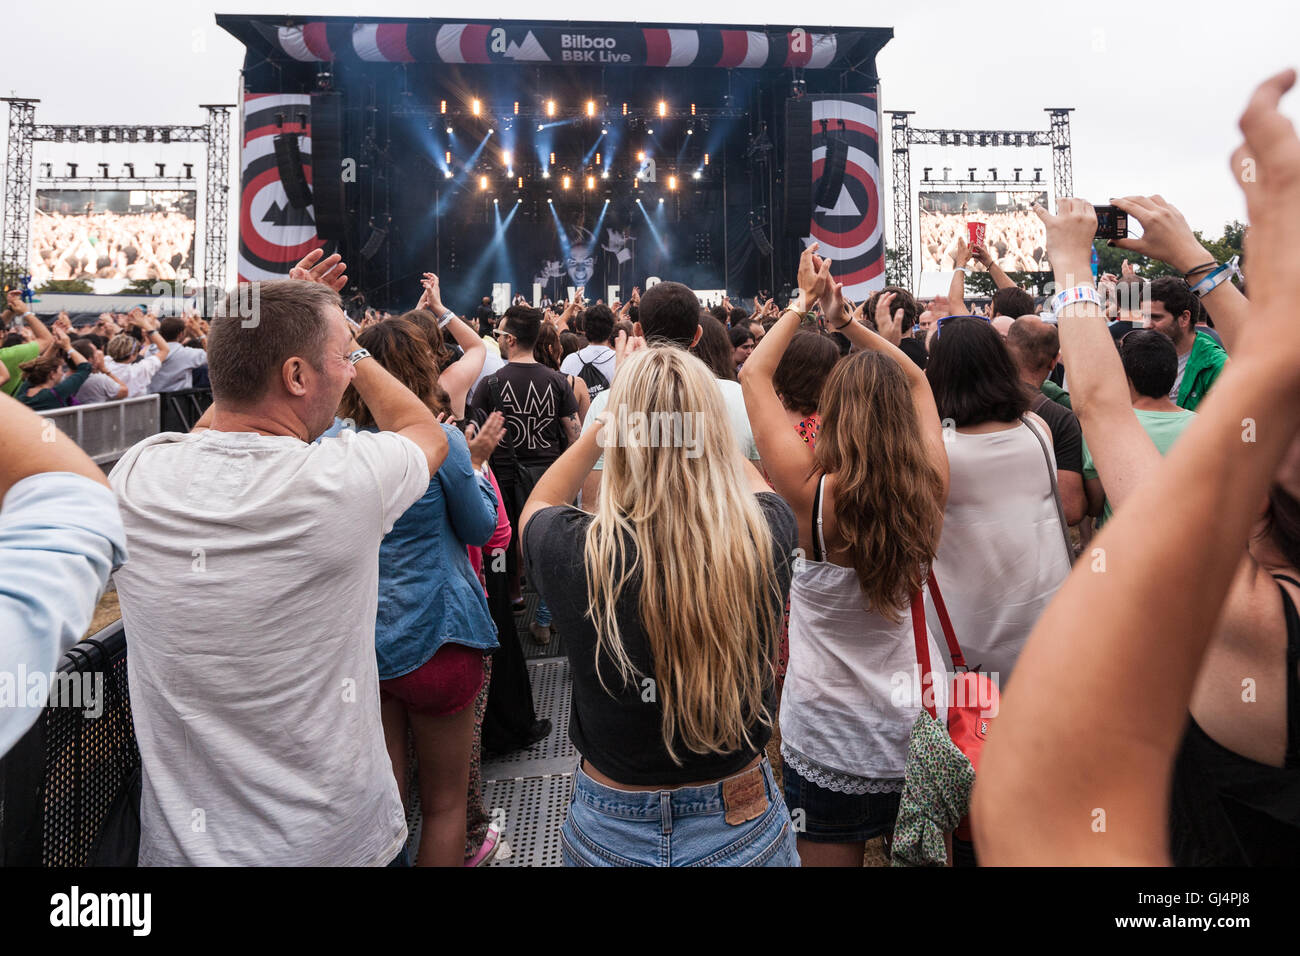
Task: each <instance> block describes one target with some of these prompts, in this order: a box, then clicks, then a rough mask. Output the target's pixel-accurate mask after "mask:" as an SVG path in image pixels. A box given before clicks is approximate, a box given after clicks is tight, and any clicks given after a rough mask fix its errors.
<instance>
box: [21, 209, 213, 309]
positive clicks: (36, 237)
mask: <svg viewBox="0 0 1300 956" xmlns="http://www.w3.org/2000/svg"><path fill="white" fill-rule="evenodd" d="M191 195H192V194H191ZM190 202H191V204H192V202H193V200H192V198H191V200H190ZM47 205H48V204H47ZM194 230H195V220H194V215H193V212H192V211H190V212H189V213H186V212H185V211H183V210H168V209H164V208H156V209H153V210H149V211H144V210H141V211H139V212H114V211H111V210H105V211H102V212H89V213H81V212H68V211H64V210H62V209H55V208H50V209H42V208H39V206H38V208H37V209H36V213H35V215H34V216H33V218H32V263H31V272H32V281H33V283H34V284H35V285H36V286H37V287H38V288H39V287H40V286H42V285H44V284H45V283H46V282H49V281H50V280H52V279H53V280H67V279H74V280H75V279H80V280H83V281H92V280H95V279H113V280H120V282H121V283H122V284H125V283H127V282H131V281H135V280H146V281H147V280H161V281H163V282H172V281H175V280H178V279H180V280H184V279H188V278H190V276H192V275H193V273H194Z"/></svg>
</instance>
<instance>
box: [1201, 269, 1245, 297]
mask: <svg viewBox="0 0 1300 956" xmlns="http://www.w3.org/2000/svg"><path fill="white" fill-rule="evenodd" d="M1234 271H1235V270H1234V268H1233V266H1232V264H1230V263H1229V264H1227V265H1221V266H1219V267H1218V268H1217V269H1215V270H1214V271H1213V272H1211V273H1210V274H1209V275H1207V276H1206V277H1205V278H1203V279H1202V280H1201V281H1200V282H1198V283H1196V285H1194V286H1192V291H1193V292H1195V293H1196V296H1197V298H1201V299H1203V298H1205V297H1206V296H1207V295H1209V294H1210V293H1211V292H1213V291H1214V290H1215V289H1217V288H1218V287H1219V286H1221V285H1223V283H1225V282H1227V281H1228V280H1229V279H1231V278H1232V274H1233V272H1234Z"/></svg>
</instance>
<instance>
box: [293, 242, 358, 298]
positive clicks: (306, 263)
mask: <svg viewBox="0 0 1300 956" xmlns="http://www.w3.org/2000/svg"><path fill="white" fill-rule="evenodd" d="M322 256H325V250H324V249H313V250H312V251H311V252H309V253H307V254H306V255H305V256H303V257H302V258H301V259H300V260H299V261H298V264H297V265H296V266H294V267H293V268H292V269H290V270H289V278H290V279H300V280H302V281H303V282H317V283H319V284H321V285H323V286H328V287H329V288H331V289H333V290H334V291H335V292H339V291H341V290H342V289H343V287H344V286H345V285H347V284H348V277H347V269H348V267H347V266H346V265H345V264H344V262H343V257H342V256H340V255H339V254H338V253H337V252H336V253H334V255H332V256H328V257H325V258H322Z"/></svg>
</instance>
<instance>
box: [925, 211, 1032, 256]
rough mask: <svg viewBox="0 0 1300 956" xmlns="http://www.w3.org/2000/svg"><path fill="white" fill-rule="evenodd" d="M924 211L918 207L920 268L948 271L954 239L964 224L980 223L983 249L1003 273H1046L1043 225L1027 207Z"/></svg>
mask: <svg viewBox="0 0 1300 956" xmlns="http://www.w3.org/2000/svg"><path fill="white" fill-rule="evenodd" d="M964 206H965V204H963V208H961V209H958V210H951V211H948V210H940V209H927V208H926V207H925V205H924V204H922V206H921V215H920V219H919V222H918V228H919V230H920V237H921V268H922V269H923V270H926V271H936V272H948V271H949V270H951V269H953V268H954V266H955V262H954V260H955V252H956V248H957V240H958V238H960V237H962V236H966V235H967V223H970V222H980V223H983V224H984V226H985V229H986V232H985V240H984V244H985V247H986V248H987V249H988V250H989V252H990V253H991V255H992V258H993V261H994V262H996V263H997V264H998V265H999V266H1000V267H1001V268H1002V269H1003V270H1004V271H1006V272H1046V271H1048V269H1049V266H1048V263H1047V249H1046V247H1045V246H1044V242H1043V224H1042V223H1041V222H1039V221H1038V218H1037V217H1036V216H1035V215H1034V213H1033V210H1032V209H1031V208H1022V209H1012V210H1000V211H979V210H969V209H966V208H964Z"/></svg>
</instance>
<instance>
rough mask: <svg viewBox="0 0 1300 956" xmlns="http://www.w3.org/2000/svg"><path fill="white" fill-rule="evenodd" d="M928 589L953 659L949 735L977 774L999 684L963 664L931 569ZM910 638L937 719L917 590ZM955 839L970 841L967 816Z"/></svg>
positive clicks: (927, 703)
mask: <svg viewBox="0 0 1300 956" xmlns="http://www.w3.org/2000/svg"><path fill="white" fill-rule="evenodd" d="M929 586H930V597H931V598H932V599H933V601H934V609H935V611H936V612H937V613H938V615H939V624H940V626H941V627H942V629H943V636H944V640H946V641H947V642H948V653H949V654H950V655H951V657H952V666H953V670H954V671H955V673H954V674H953V675H952V683H951V684H950V686H949V694H948V736H949V738H950V739H951V740H952V742H953V743H954V744H955V745H956V746H957V749H958V750H960V751H961V752H962V753H963V754H965V755H966V759H967V760H969V761H970V763H971V766H972V767H973V768H974V769H975V771H976V772H977V773H978V772H979V762H980V752H981V751H982V750H983V749H984V741H985V740H986V739H988V735H989V728H990V726H992V723H993V719H994V718H995V717H996V716H997V713H998V685H997V684H995V683H993V680H992V678H990V677H989V676H988V675H987V674H982V673H980V672H979V671H972V670H970V668H969V667H968V666H967V665H966V658H965V657H964V656H963V654H962V652H961V645H960V644H958V643H957V635H956V634H955V633H953V628H952V619H951V618H950V617H949V616H948V608H947V607H946V606H945V605H944V603H943V595H942V594H940V593H939V582H938V581H936V580H935V579H934V571H933V570H931V571H930V578H929ZM912 637H913V639H914V640H915V642H916V659H917V662H918V663H919V664H920V665H921V706H923V707H924V708H925V710H926V712H927V713H929V715H930V716H931V717H933V718H935V719H936V720H938V719H939V712H938V708H936V707H935V701H934V698H935V694H934V672H933V670H932V668H931V665H930V644H929V642H928V641H927V640H926V639H925V598H924V597H923V596H922V594H921V592H920V591H917V592H916V594H914V595H913V596H912ZM956 836H957V838H958V839H961V840H969V839H970V838H971V836H970V817H969V815H968V816H966V817H965V818H964V819H963V820H962V821H961V823H960V824H959V825H958V826H957V830H956Z"/></svg>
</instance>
